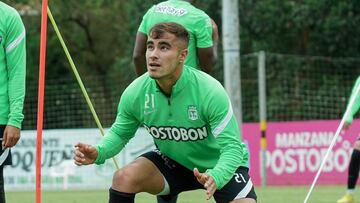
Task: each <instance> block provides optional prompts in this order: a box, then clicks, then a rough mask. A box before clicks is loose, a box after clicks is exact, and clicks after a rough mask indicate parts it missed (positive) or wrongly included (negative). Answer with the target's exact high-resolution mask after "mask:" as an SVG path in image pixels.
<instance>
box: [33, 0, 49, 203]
mask: <svg viewBox="0 0 360 203" xmlns="http://www.w3.org/2000/svg"><path fill="white" fill-rule="evenodd" d="M47 7H48V1H47V0H43V1H42V9H41V35H40V63H39V89H38V113H37V134H36V203H41V151H42V130H43V116H44V86H45V62H46V32H47Z"/></svg>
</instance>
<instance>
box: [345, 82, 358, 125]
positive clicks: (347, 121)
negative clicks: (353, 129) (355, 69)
mask: <svg viewBox="0 0 360 203" xmlns="http://www.w3.org/2000/svg"><path fill="white" fill-rule="evenodd" d="M359 85H360V77H358V78H357V79H356V82H355V85H354V87H353V88H352V91H351V96H350V98H349V101H348V105H347V107H346V109H347V108H349V107H350V106H349V104H350V101H351V100H352V99H353V98H354V97H356V98H355V101H354V103H353V106H352V107H351V109H350V114H348V115H347V117H346V118H345V124H344V129H347V128H349V126H350V125H351V123H352V121H353V118H354V115H355V114H356V112H358V110H359V108H360V95H359V94H358V95H356V89H357V88H358V87H359Z"/></svg>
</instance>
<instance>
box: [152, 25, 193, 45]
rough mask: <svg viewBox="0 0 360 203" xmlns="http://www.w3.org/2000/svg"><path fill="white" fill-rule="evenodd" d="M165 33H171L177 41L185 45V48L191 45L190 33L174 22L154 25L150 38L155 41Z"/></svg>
mask: <svg viewBox="0 0 360 203" xmlns="http://www.w3.org/2000/svg"><path fill="white" fill-rule="evenodd" d="M165 33H170V34H173V35H175V36H176V38H177V39H179V40H181V41H183V42H184V43H185V47H187V46H188V44H189V33H188V31H187V30H186V29H185V28H184V27H183V26H182V25H180V24H178V23H174V22H167V23H158V24H156V25H154V26H153V27H152V28H151V29H150V32H149V36H150V37H151V38H153V39H159V38H160V37H162V36H163V34H165Z"/></svg>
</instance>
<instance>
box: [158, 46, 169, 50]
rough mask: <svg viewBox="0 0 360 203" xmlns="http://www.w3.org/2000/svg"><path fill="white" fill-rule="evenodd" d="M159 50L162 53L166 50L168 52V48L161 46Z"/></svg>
mask: <svg viewBox="0 0 360 203" xmlns="http://www.w3.org/2000/svg"><path fill="white" fill-rule="evenodd" d="M160 49H161V50H162V51H167V50H169V49H170V48H169V47H168V46H161V47H160Z"/></svg>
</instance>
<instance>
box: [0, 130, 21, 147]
mask: <svg viewBox="0 0 360 203" xmlns="http://www.w3.org/2000/svg"><path fill="white" fill-rule="evenodd" d="M19 139H20V129H19V128H17V127H14V126H11V125H7V126H6V127H5V130H4V135H3V140H2V143H1V144H2V147H3V148H7V147H13V146H14V145H16V143H17V142H18V141H19Z"/></svg>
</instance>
